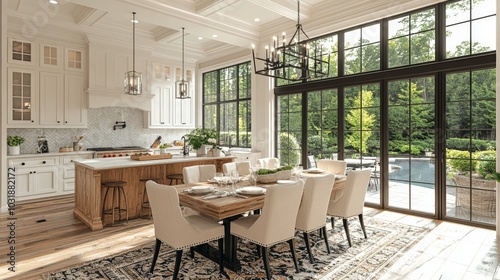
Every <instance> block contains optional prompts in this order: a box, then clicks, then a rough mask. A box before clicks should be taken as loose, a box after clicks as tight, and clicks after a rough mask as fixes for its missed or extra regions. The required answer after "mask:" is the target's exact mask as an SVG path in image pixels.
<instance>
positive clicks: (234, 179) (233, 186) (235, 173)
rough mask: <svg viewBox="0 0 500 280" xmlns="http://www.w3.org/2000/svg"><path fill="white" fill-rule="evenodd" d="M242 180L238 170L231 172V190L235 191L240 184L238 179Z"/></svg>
mask: <svg viewBox="0 0 500 280" xmlns="http://www.w3.org/2000/svg"><path fill="white" fill-rule="evenodd" d="M239 180H240V174H238V171H233V172H231V192H232V193H234V191H235V189H236V187H237V186H238V181H239Z"/></svg>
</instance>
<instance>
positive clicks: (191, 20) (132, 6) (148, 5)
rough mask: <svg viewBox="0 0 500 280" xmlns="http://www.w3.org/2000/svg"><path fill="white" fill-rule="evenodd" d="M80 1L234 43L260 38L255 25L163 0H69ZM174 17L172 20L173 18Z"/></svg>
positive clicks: (107, 10) (244, 44)
mask: <svg viewBox="0 0 500 280" xmlns="http://www.w3.org/2000/svg"><path fill="white" fill-rule="evenodd" d="M66 1H68V2H72V3H75V4H78V5H82V6H87V7H91V8H94V9H97V10H102V11H106V12H108V14H110V15H111V14H114V15H121V14H123V15H125V14H127V15H128V14H129V13H130V12H131V11H135V12H137V15H138V16H140V18H139V21H144V22H147V23H150V24H154V25H158V26H163V27H166V28H170V29H176V30H180V29H181V28H182V27H185V28H186V30H196V31H197V32H198V33H197V34H195V35H197V36H204V37H207V36H211V35H212V34H217V35H218V37H217V38H216V39H215V40H217V41H220V42H223V43H226V44H230V45H234V46H249V45H251V43H252V42H254V41H256V40H257V39H258V34H259V32H258V30H257V29H256V28H254V29H253V30H252V29H251V28H239V27H238V24H237V23H234V22H219V21H216V20H213V19H210V18H207V17H204V16H200V15H198V14H196V13H194V12H190V11H186V10H182V9H179V8H175V7H172V6H169V4H167V3H165V1H160V0H141V1H132V0H121V1H118V0H106V1H102V0H66ZM169 19H171V20H169Z"/></svg>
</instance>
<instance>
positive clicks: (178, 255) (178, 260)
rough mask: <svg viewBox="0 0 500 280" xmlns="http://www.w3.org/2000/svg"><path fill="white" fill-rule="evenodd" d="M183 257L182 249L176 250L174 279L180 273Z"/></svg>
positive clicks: (174, 279)
mask: <svg viewBox="0 0 500 280" xmlns="http://www.w3.org/2000/svg"><path fill="white" fill-rule="evenodd" d="M181 259H182V249H181V250H175V266H174V276H173V277H172V279H173V280H176V279H177V275H178V274H179V267H180V266H181Z"/></svg>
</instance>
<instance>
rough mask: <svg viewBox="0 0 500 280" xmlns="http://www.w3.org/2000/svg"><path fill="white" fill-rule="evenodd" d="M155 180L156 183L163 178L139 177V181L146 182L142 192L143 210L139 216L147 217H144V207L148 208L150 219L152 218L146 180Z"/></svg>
mask: <svg viewBox="0 0 500 280" xmlns="http://www.w3.org/2000/svg"><path fill="white" fill-rule="evenodd" d="M149 180H151V181H154V182H156V183H158V184H159V183H160V181H161V178H143V179H139V181H140V182H141V183H144V192H143V193H142V203H141V210H140V211H139V218H146V217H143V216H142V210H143V209H144V208H147V209H148V210H149V215H148V217H147V218H148V219H151V217H152V214H151V207H150V206H149V199H148V194H147V192H146V182H147V181H149Z"/></svg>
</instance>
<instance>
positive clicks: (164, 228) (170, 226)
mask: <svg viewBox="0 0 500 280" xmlns="http://www.w3.org/2000/svg"><path fill="white" fill-rule="evenodd" d="M146 189H147V192H148V197H149V203H150V206H151V211H153V217H154V219H153V223H154V229H155V237H156V247H155V252H154V255H153V261H152V263H151V268H150V270H149V275H148V276H151V275H152V274H153V271H154V268H155V264H156V260H157V259H158V253H159V252H160V247H161V244H162V243H165V244H167V245H169V246H171V247H172V248H174V250H175V253H176V256H175V266H174V275H173V279H177V275H178V274H179V267H180V263H181V259H182V251H183V249H187V248H191V247H192V246H196V245H199V244H204V243H208V242H209V241H213V240H218V245H219V271H220V273H225V272H224V267H223V246H224V245H223V237H224V226H223V225H221V224H219V223H217V222H216V221H213V220H211V219H208V218H205V217H202V216H200V215H189V216H183V215H182V211H181V207H180V206H179V196H178V194H177V190H176V189H175V187H172V186H167V185H161V184H158V183H156V182H154V181H147V182H146Z"/></svg>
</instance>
